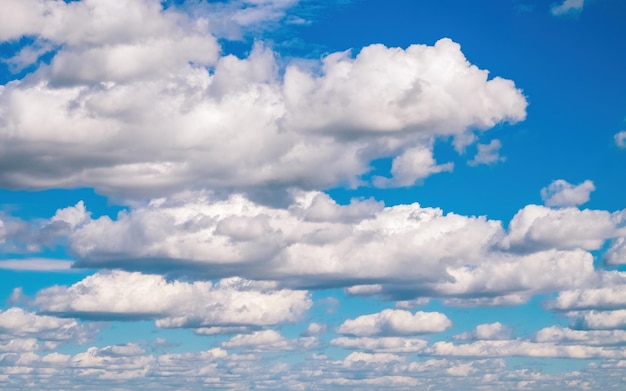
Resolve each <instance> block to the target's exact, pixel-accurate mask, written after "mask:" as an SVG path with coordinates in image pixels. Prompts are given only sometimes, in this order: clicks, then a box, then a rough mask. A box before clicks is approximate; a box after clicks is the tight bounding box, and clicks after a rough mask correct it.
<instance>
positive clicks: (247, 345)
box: [222, 330, 317, 351]
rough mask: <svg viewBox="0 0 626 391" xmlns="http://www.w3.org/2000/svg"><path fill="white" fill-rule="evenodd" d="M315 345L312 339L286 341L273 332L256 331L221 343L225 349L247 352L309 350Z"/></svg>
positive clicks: (302, 338)
mask: <svg viewBox="0 0 626 391" xmlns="http://www.w3.org/2000/svg"><path fill="white" fill-rule="evenodd" d="M316 343H317V339H316V338H314V337H301V338H298V339H296V340H288V339H286V338H285V337H283V336H282V335H280V333H278V332H277V331H274V330H262V331H256V332H254V333H252V334H241V335H236V336H234V337H233V338H231V339H230V340H229V341H226V342H224V343H222V347H223V348H226V349H245V350H248V351H264V350H293V349H297V348H311V347H312V346H313V345H315V344H316Z"/></svg>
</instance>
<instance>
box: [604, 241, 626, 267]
mask: <svg viewBox="0 0 626 391" xmlns="http://www.w3.org/2000/svg"><path fill="white" fill-rule="evenodd" d="M604 259H605V261H606V263H607V264H609V265H624V264H626V238H625V237H619V238H616V239H615V240H613V241H612V243H611V246H610V247H609V249H608V250H607V251H606V252H605V253H604Z"/></svg>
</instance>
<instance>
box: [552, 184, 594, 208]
mask: <svg viewBox="0 0 626 391" xmlns="http://www.w3.org/2000/svg"><path fill="white" fill-rule="evenodd" d="M595 189H596V187H595V186H594V185H593V182H592V181H590V180H586V181H584V182H583V183H581V184H579V185H576V186H574V185H572V184H571V183H568V182H566V181H564V180H563V179H557V180H556V181H554V182H552V183H551V184H550V185H549V186H548V187H544V188H543V189H541V198H542V199H543V202H544V203H545V204H546V206H565V207H568V206H576V205H581V204H584V203H586V202H587V201H589V194H590V193H591V192H592V191H594V190H595Z"/></svg>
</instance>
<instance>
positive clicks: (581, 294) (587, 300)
mask: <svg viewBox="0 0 626 391" xmlns="http://www.w3.org/2000/svg"><path fill="white" fill-rule="evenodd" d="M603 285H604V284H603ZM550 308H553V309H557V310H561V311H568V310H585V309H605V310H606V309H619V308H626V281H624V278H623V277H622V282H621V284H618V285H614V286H611V285H608V284H607V286H602V287H600V288H586V289H572V290H565V291H561V292H559V294H558V296H557V297H556V299H555V300H554V301H553V302H552V303H551V304H550Z"/></svg>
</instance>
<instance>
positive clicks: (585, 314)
mask: <svg viewBox="0 0 626 391" xmlns="http://www.w3.org/2000/svg"><path fill="white" fill-rule="evenodd" d="M568 315H570V316H572V317H574V321H573V323H572V326H573V327H574V328H576V329H584V330H612V329H624V328H626V309H618V310H614V311H597V310H590V311H575V312H571V313H569V314H568Z"/></svg>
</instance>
